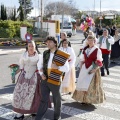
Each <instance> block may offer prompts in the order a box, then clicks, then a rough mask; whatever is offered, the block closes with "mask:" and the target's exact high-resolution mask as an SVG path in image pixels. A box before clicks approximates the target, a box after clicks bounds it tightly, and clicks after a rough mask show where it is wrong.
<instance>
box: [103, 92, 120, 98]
mask: <svg viewBox="0 0 120 120" xmlns="http://www.w3.org/2000/svg"><path fill="white" fill-rule="evenodd" d="M105 96H107V97H110V98H114V99H118V100H120V94H116V93H111V92H105Z"/></svg>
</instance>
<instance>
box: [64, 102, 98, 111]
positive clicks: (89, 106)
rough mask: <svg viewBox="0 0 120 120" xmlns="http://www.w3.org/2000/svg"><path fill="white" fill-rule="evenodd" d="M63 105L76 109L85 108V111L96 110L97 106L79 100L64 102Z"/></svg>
mask: <svg viewBox="0 0 120 120" xmlns="http://www.w3.org/2000/svg"><path fill="white" fill-rule="evenodd" d="M63 105H65V106H69V107H74V108H76V109H80V110H85V111H89V112H90V111H94V110H95V109H96V107H95V106H94V105H92V104H81V103H79V102H71V103H64V104H63Z"/></svg>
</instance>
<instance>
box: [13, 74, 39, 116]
mask: <svg viewBox="0 0 120 120" xmlns="http://www.w3.org/2000/svg"><path fill="white" fill-rule="evenodd" d="M40 99H41V93H40V75H39V74H37V73H34V75H33V76H32V77H31V78H30V79H25V77H24V72H21V73H20V75H19V77H18V80H17V83H16V86H15V89H14V93H13V103H12V105H13V110H14V111H15V112H18V113H21V114H31V113H36V112H37V110H38V107H39V104H40Z"/></svg>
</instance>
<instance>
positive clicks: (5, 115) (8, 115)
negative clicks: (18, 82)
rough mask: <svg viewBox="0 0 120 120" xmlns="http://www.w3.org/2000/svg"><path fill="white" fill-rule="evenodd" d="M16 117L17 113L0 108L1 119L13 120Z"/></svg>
mask: <svg viewBox="0 0 120 120" xmlns="http://www.w3.org/2000/svg"><path fill="white" fill-rule="evenodd" d="M14 116H15V113H14V112H13V111H12V110H11V109H7V108H4V107H0V117H1V118H5V119H7V120H12V119H13V118H14Z"/></svg>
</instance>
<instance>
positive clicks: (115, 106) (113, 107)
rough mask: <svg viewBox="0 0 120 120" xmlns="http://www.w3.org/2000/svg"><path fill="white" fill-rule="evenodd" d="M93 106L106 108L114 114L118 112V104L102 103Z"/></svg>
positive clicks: (119, 107) (119, 106) (119, 110)
mask: <svg viewBox="0 0 120 120" xmlns="http://www.w3.org/2000/svg"><path fill="white" fill-rule="evenodd" d="M95 106H98V107H102V108H106V109H109V110H112V111H116V112H120V105H118V104H113V103H109V102H104V103H103V104H99V105H98V104H97V105H95Z"/></svg>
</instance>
